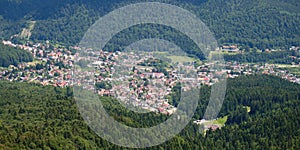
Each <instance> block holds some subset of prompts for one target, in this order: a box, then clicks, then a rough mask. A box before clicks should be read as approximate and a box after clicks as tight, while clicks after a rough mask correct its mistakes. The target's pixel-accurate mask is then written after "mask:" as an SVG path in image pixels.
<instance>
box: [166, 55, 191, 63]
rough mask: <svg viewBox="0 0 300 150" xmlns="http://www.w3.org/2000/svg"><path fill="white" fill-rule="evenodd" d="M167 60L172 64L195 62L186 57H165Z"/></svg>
mask: <svg viewBox="0 0 300 150" xmlns="http://www.w3.org/2000/svg"><path fill="white" fill-rule="evenodd" d="M167 58H169V59H171V60H172V62H173V63H176V62H179V63H184V62H193V61H196V59H195V58H192V57H187V56H167Z"/></svg>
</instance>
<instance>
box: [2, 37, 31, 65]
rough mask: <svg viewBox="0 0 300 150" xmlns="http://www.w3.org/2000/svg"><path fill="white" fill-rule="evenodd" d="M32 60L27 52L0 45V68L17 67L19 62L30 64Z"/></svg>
mask: <svg viewBox="0 0 300 150" xmlns="http://www.w3.org/2000/svg"><path fill="white" fill-rule="evenodd" d="M32 60H33V57H32V55H31V54H30V53H29V52H26V51H25V50H22V49H19V48H15V47H10V46H5V45H3V44H2V43H0V67H8V66H9V65H15V66H17V65H18V64H19V63H20V62H30V61H32Z"/></svg>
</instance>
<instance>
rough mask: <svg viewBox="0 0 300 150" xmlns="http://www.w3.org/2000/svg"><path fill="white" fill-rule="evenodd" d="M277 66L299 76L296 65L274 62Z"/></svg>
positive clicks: (298, 69) (299, 71)
mask: <svg viewBox="0 0 300 150" xmlns="http://www.w3.org/2000/svg"><path fill="white" fill-rule="evenodd" d="M276 66H278V68H280V69H283V70H288V71H289V72H290V73H292V74H294V75H297V76H300V67H299V66H298V65H286V64H276Z"/></svg>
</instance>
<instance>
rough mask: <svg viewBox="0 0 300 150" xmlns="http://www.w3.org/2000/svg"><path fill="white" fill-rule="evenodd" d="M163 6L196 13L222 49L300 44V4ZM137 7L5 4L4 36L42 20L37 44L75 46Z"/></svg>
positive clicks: (82, 0)
mask: <svg viewBox="0 0 300 150" xmlns="http://www.w3.org/2000/svg"><path fill="white" fill-rule="evenodd" d="M158 1H163V2H166V3H171V4H175V5H178V6H180V7H183V8H186V9H188V10H190V11H192V12H194V13H195V14H196V15H197V16H198V17H199V18H200V19H201V20H203V22H204V23H205V24H206V25H207V26H208V27H209V28H210V29H211V30H212V32H213V33H214V34H215V36H216V38H217V39H218V41H219V44H227V43H234V44H239V45H244V46H249V47H251V48H255V47H256V48H260V49H265V48H274V47H284V48H286V47H289V46H291V45H300V36H299V35H300V28H299V24H300V15H299V10H300V3H299V2H300V1H298V0H290V1H280V0H264V1H257V0H255V1H245V0H211V1H207V0H197V1H196V0H192V1H190V0H176V1H171V0H158ZM131 2H145V0H110V1H108V0H98V1H94V0H76V1H74V0H64V1H60V0H52V1H49V2H48V1H47V2H45V1H42V0H34V1H33V0H18V1H8V0H3V1H1V2H0V6H1V7H0V14H1V17H0V23H1V26H0V29H1V30H0V31H1V32H0V36H1V37H4V38H9V37H10V36H12V35H13V34H16V33H20V32H21V31H22V27H23V26H24V24H25V22H26V20H36V21H37V23H36V26H35V28H34V30H33V31H32V37H31V39H32V40H50V41H54V42H62V43H65V44H70V45H75V44H78V43H79V41H80V39H81V38H82V36H83V35H84V33H85V32H86V31H87V29H88V28H89V27H90V25H92V24H93V23H94V22H95V21H96V20H97V19H98V18H99V16H103V15H105V14H106V13H108V12H110V11H111V10H113V9H114V8H118V7H120V6H124V5H126V4H129V3H131ZM144 29H145V28H144ZM177 40H179V39H177Z"/></svg>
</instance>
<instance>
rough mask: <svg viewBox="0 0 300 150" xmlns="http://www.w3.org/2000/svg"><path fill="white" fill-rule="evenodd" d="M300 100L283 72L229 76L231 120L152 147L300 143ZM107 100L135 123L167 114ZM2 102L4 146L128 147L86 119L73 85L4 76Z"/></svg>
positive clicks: (227, 112)
mask: <svg viewBox="0 0 300 150" xmlns="http://www.w3.org/2000/svg"><path fill="white" fill-rule="evenodd" d="M261 81H264V82H261ZM209 93H210V92H209V88H208V87H204V90H203V94H202V95H203V97H202V98H201V100H200V101H199V104H200V105H199V106H198V107H199V108H198V109H197V112H196V114H195V116H194V117H195V119H199V118H201V116H202V114H203V112H204V111H205V108H206V105H207V103H208V97H209ZM299 100H300V85H297V84H293V83H290V82H288V81H285V80H281V79H280V78H277V77H272V76H265V75H259V76H243V77H240V78H237V79H235V80H229V82H228V90H227V95H226V99H225V102H224V105H223V108H222V111H221V113H220V117H222V116H228V121H227V122H226V125H225V126H224V127H223V128H222V129H219V130H216V131H208V132H207V133H206V135H205V136H204V135H203V134H201V133H200V132H199V126H198V125H195V124H193V123H190V124H189V125H188V126H187V127H186V128H185V129H184V130H183V131H182V132H181V133H180V135H178V136H176V137H174V138H172V139H171V140H170V141H168V142H166V143H164V144H162V145H159V146H155V147H151V148H147V149H165V148H169V149H272V148H273V149H299V148H300V144H299V143H300V136H299V133H300V128H299V127H300V124H299V123H300V118H299V117H298V116H299V115H300V112H299V107H300V101H299ZM102 101H103V104H104V106H105V108H106V109H107V111H108V112H109V114H110V115H111V116H113V117H114V118H115V119H116V120H118V121H119V122H122V123H125V124H127V125H129V126H133V127H147V126H151V125H153V124H156V123H159V122H161V121H163V120H165V119H166V118H167V116H164V115H157V114H153V113H147V114H135V113H133V112H131V111H129V110H126V109H125V108H122V107H120V106H119V105H118V104H117V103H115V101H114V100H112V99H109V98H107V97H103V98H102ZM246 106H247V107H246ZM0 107H1V109H0V149H103V148H104V149H125V148H122V147H118V146H116V145H113V144H111V143H109V142H107V141H105V140H103V139H101V138H100V137H98V136H97V135H96V134H95V133H94V132H93V131H92V130H91V129H90V128H89V127H88V126H87V125H86V123H85V122H84V121H83V119H82V118H81V116H80V114H79V112H78V110H77V107H76V104H75V101H74V99H73V98H72V89H71V88H64V89H61V88H56V87H50V86H46V87H42V86H40V85H35V84H28V83H12V82H7V81H1V82H0ZM249 107H250V108H251V111H250V112H248V109H247V108H249Z"/></svg>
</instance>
